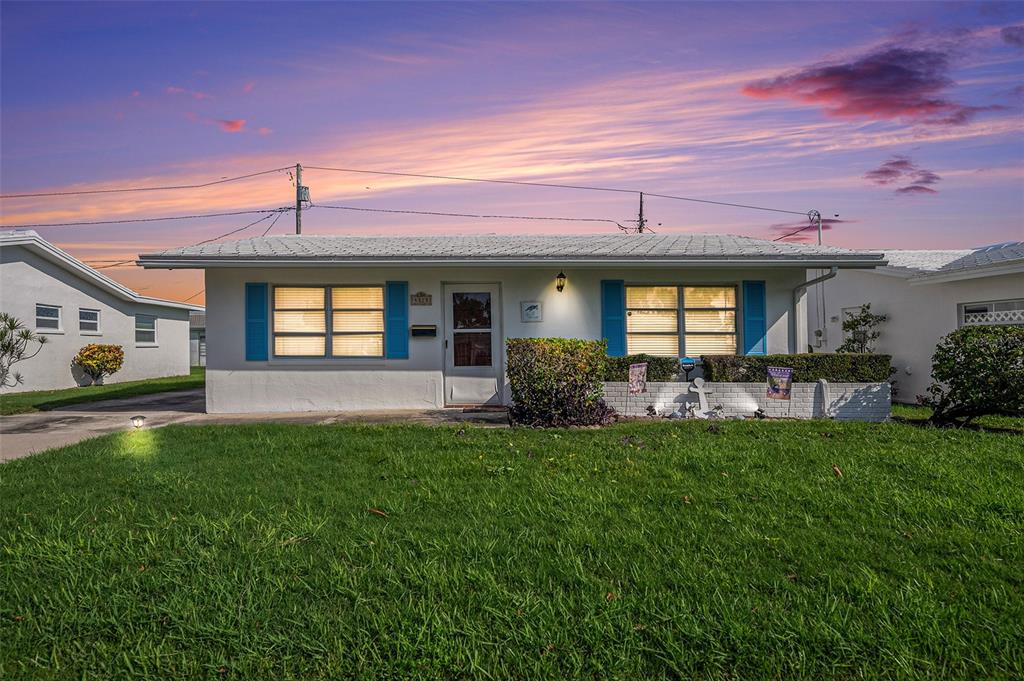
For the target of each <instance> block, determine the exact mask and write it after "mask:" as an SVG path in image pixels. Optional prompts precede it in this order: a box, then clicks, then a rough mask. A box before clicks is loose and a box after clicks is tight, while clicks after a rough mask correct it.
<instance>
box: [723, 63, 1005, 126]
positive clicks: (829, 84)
mask: <svg viewBox="0 0 1024 681" xmlns="http://www.w3.org/2000/svg"><path fill="white" fill-rule="evenodd" d="M949 71H950V63H949V56H948V55H947V54H946V53H944V52H940V51H938V50H934V49H914V48H902V47H885V48H882V49H880V50H877V51H875V52H871V53H868V54H866V55H863V56H861V57H858V58H856V59H852V60H849V61H846V62H839V63H831V64H817V65H814V66H809V67H807V68H804V69H801V70H799V71H796V72H793V73H788V74H785V75H781V76H777V77H775V78H768V79H764V80H758V81H755V82H753V83H748V84H747V85H745V86H744V87H743V88H742V90H741V91H742V92H743V93H744V94H746V95H748V96H750V97H756V98H759V99H769V98H787V99H793V100H796V101H799V102H805V103H808V104H817V105H819V106H821V108H822V110H823V111H824V112H825V115H827V116H830V117H837V118H867V119H872V120H893V119H902V120H908V121H911V122H914V123H927V124H941V125H963V124H965V123H967V122H968V121H969V120H970V119H971V118H972V117H973V116H974V115H975V114H976V113H978V112H980V111H990V110H994V109H996V108H997V107H978V106H969V105H966V104H961V103H959V102H954V101H952V100H950V99H948V98H946V92H947V91H948V90H949V89H950V88H952V87H953V86H954V85H955V83H954V82H953V80H952V79H951V78H950V77H949Z"/></svg>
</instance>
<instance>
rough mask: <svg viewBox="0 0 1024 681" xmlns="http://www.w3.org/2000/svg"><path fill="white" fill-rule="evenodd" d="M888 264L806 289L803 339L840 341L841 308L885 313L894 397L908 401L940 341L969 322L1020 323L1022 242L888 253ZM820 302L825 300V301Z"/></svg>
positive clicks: (925, 381)
mask: <svg viewBox="0 0 1024 681" xmlns="http://www.w3.org/2000/svg"><path fill="white" fill-rule="evenodd" d="M885 259H886V261H887V262H888V264H887V265H886V266H884V267H878V268H876V269H873V270H858V271H853V270H842V271H840V272H839V273H838V274H837V275H836V276H835V277H834V278H832V279H829V280H828V281H825V282H822V283H820V284H816V285H814V286H812V287H811V288H810V289H809V290H808V306H807V313H808V333H809V335H808V341H807V342H808V343H809V344H810V346H811V347H812V348H813V349H814V351H815V352H834V351H835V349H836V348H837V347H838V346H839V345H841V344H842V342H843V340H844V338H843V330H842V322H843V319H844V318H845V313H846V312H856V311H857V310H858V309H859V308H860V306H861V305H862V304H864V303H871V311H872V312H874V313H876V314H884V315H887V316H888V320H887V321H886V322H885V323H884V324H883V325H881V326H880V327H879V328H878V330H879V331H881V333H882V335H881V337H880V338H879V339H878V342H877V345H876V348H875V349H876V350H877V351H878V352H883V353H886V354H891V355H892V356H893V366H895V367H896V368H897V373H896V374H895V375H894V377H893V379H894V381H895V382H896V390H897V393H896V396H895V399H896V400H897V401H900V402H907V403H913V402H915V401H916V398H917V396H918V395H923V394H924V393H925V392H926V391H927V389H928V386H929V385H931V359H932V355H933V354H934V352H935V346H936V344H937V343H938V342H939V340H940V339H941V338H942V337H943V336H945V335H946V334H948V333H949V332H950V331H953V330H954V329H957V328H959V327H961V326H965V325H970V324H986V325H991V324H1024V242H1019V241H1018V242H1010V243H1004V244H998V245H995V246H987V247H984V248H976V249H969V250H952V251H886V252H885ZM823 301H824V303H823Z"/></svg>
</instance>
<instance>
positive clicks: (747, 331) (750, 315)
mask: <svg viewBox="0 0 1024 681" xmlns="http://www.w3.org/2000/svg"><path fill="white" fill-rule="evenodd" d="M764 290H765V289H764V282H763V281H745V282H743V353H744V354H746V355H767V354H768V339H767V337H766V336H767V333H768V315H767V313H766V307H765V299H764Z"/></svg>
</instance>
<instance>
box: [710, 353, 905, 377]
mask: <svg viewBox="0 0 1024 681" xmlns="http://www.w3.org/2000/svg"><path fill="white" fill-rule="evenodd" d="M701 362H702V363H703V365H704V380H706V381H716V382H722V383H745V382H753V383H757V382H760V381H766V380H768V367H770V366H773V367H792V368H793V382H794V383H813V382H814V381H817V380H819V379H822V378H823V379H825V380H826V381H832V382H835V383H884V382H885V381H888V380H889V377H890V376H892V375H893V373H895V371H896V370H895V369H893V367H892V356H891V355H876V354H873V353H852V352H851V353H836V354H824V353H809V354H803V355H762V356H756V355H753V356H752V355H705V356H703V357H701Z"/></svg>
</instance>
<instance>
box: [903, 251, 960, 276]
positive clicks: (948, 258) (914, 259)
mask: <svg viewBox="0 0 1024 681" xmlns="http://www.w3.org/2000/svg"><path fill="white" fill-rule="evenodd" d="M973 252H974V251H971V250H961V251H886V252H885V259H886V260H888V261H889V267H892V268H894V269H900V270H908V271H911V272H935V271H936V270H938V269H940V268H942V266H944V265H948V264H949V263H951V262H953V261H954V260H956V259H958V258H963V257H964V256H967V255H970V254H971V253H973Z"/></svg>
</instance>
